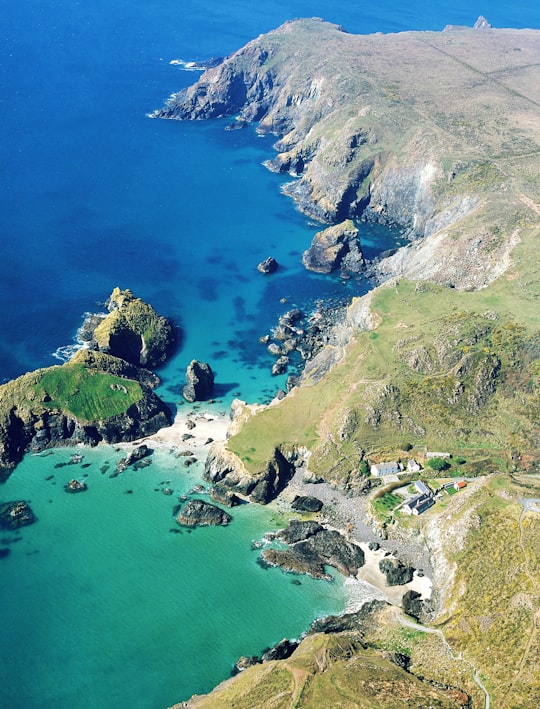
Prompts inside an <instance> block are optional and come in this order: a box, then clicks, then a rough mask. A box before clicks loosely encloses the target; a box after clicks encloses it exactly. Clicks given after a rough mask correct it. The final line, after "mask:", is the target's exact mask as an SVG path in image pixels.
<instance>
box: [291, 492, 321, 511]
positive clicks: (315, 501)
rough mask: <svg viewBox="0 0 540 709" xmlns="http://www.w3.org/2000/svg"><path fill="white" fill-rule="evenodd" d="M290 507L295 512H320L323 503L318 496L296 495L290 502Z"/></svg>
mask: <svg viewBox="0 0 540 709" xmlns="http://www.w3.org/2000/svg"><path fill="white" fill-rule="evenodd" d="M291 507H292V508H293V510H296V511H297V512H320V511H321V510H322V508H323V503H322V500H319V498H318V497H311V495H296V496H295V498H294V500H293V501H292V503H291Z"/></svg>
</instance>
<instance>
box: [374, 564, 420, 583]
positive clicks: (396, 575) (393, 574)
mask: <svg viewBox="0 0 540 709" xmlns="http://www.w3.org/2000/svg"><path fill="white" fill-rule="evenodd" d="M379 569H380V570H381V571H382V572H383V574H384V575H385V576H386V585H387V586H402V585H403V584H404V583H410V582H411V581H412V580H413V576H414V569H413V568H412V567H411V566H405V565H404V564H402V563H401V561H399V560H398V559H390V558H386V559H381V560H380V561H379Z"/></svg>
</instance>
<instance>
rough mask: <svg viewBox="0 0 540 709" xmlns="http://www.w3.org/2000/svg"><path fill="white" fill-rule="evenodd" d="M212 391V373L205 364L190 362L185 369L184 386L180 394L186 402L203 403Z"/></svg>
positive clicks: (196, 361)
mask: <svg viewBox="0 0 540 709" xmlns="http://www.w3.org/2000/svg"><path fill="white" fill-rule="evenodd" d="M213 389H214V373H213V371H212V368H211V367H210V365H209V364H208V363H207V362H199V361H198V360H196V359H193V360H191V362H190V363H189V365H188V367H187V369H186V385H185V386H184V389H183V390H182V394H183V396H184V399H185V400H186V401H189V402H190V403H192V402H194V401H205V400H206V399H209V398H210V397H211V395H212V391H213Z"/></svg>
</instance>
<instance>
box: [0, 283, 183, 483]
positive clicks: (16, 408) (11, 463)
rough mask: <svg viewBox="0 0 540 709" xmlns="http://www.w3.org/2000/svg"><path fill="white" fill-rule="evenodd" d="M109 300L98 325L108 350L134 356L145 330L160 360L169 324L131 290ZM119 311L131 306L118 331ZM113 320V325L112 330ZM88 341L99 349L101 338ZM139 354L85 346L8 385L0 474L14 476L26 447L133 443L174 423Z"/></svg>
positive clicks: (2, 407) (1, 405)
mask: <svg viewBox="0 0 540 709" xmlns="http://www.w3.org/2000/svg"><path fill="white" fill-rule="evenodd" d="M112 302H116V303H118V306H117V307H116V306H115V307H114V308H113V309H112V313H111V315H109V316H107V317H104V318H103V319H102V320H101V322H100V324H99V328H101V331H102V332H104V331H108V332H109V335H110V336H109V340H108V342H109V346H108V347H107V348H105V347H103V349H108V350H111V349H112V350H113V352H122V353H123V352H127V353H128V354H129V351H130V346H131V343H132V342H133V341H134V339H139V341H140V338H139V334H138V330H139V329H141V328H143V327H144V333H145V337H146V338H147V341H148V343H150V344H151V346H150V349H149V350H148V351H149V352H151V353H152V356H151V359H152V361H159V360H161V359H163V357H165V356H166V353H167V348H168V346H169V345H170V343H171V341H172V339H171V333H172V328H171V326H170V324H169V323H167V321H166V320H165V319H164V318H162V317H161V316H158V315H157V313H156V312H155V311H154V310H153V308H151V307H150V306H148V305H147V304H145V303H143V302H142V301H140V300H139V299H135V297H134V296H133V294H132V293H131V292H130V291H120V290H119V289H118V288H117V289H115V291H113V295H112V296H111V300H110V301H109V303H112ZM120 310H127V313H128V316H127V318H126V321H125V322H124V324H123V325H122V327H121V328H118V322H119V317H118V315H117V313H119V312H120ZM132 311H133V312H132ZM110 321H112V323H113V324H112V325H111V326H110V327H108V325H107V323H109V322H110ZM126 323H127V324H126ZM129 323H132V325H133V329H131V325H129ZM91 344H92V345H93V346H94V347H96V346H97V345H96V340H92V343H91ZM139 359H140V358H139ZM139 359H137V358H136V359H135V362H133V363H132V362H130V361H129V360H125V359H122V358H121V357H119V356H113V355H112V354H107V353H106V352H102V351H98V350H94V349H82V350H79V351H78V352H77V353H76V354H75V355H74V356H73V357H72V358H71V360H70V361H69V362H66V363H65V364H63V365H61V366H55V367H48V368H45V369H38V370H36V371H34V372H29V373H27V374H24V375H23V376H21V377H18V378H17V379H15V380H13V381H11V382H8V383H7V384H3V385H2V386H1V387H0V471H2V472H3V473H9V472H10V471H11V470H12V469H13V468H14V467H15V465H16V464H17V463H18V462H19V460H20V459H21V458H22V456H23V454H24V453H25V452H26V451H27V450H29V449H31V450H33V451H40V450H43V449H44V448H47V447H49V446H54V445H65V444H74V443H88V444H91V445H95V444H96V443H98V442H99V441H102V440H103V441H108V442H114V443H116V442H119V441H122V440H134V439H135V438H140V437H141V436H143V435H145V434H147V433H154V432H155V431H157V430H158V429H159V428H161V427H163V426H167V425H169V424H170V421H171V418H170V413H169V411H168V409H167V407H166V406H165V404H164V403H163V402H162V401H161V400H160V399H159V398H158V397H157V396H156V394H154V392H153V391H152V389H153V388H154V387H155V386H156V385H157V383H158V382H159V380H158V378H157V377H156V375H155V374H153V373H152V372H150V371H149V370H147V369H144V368H142V367H141V366H140V363H139ZM146 359H147V358H146Z"/></svg>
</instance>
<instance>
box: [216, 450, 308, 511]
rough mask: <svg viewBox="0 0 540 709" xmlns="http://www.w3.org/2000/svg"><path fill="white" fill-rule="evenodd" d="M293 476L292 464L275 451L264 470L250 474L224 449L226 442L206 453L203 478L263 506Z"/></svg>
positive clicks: (235, 457)
mask: <svg viewBox="0 0 540 709" xmlns="http://www.w3.org/2000/svg"><path fill="white" fill-rule="evenodd" d="M293 474H294V465H293V464H292V463H290V462H289V461H288V460H287V459H286V458H285V456H284V455H283V454H282V453H281V452H280V451H279V450H277V449H276V450H275V451H274V455H273V457H272V459H271V460H269V461H268V462H267V463H266V464H265V466H264V467H262V468H261V469H260V470H258V471H255V472H253V473H252V472H250V471H248V470H247V468H246V467H245V465H244V464H243V463H242V461H241V460H240V459H239V458H238V457H237V456H236V455H234V453H231V452H230V451H228V450H227V448H226V444H225V443H223V442H218V443H212V444H211V446H210V448H209V450H208V456H207V459H206V462H205V467H204V473H203V477H204V479H205V480H208V481H209V482H212V483H219V485H220V487H221V488H222V489H226V490H230V491H231V492H234V493H236V494H237V495H238V496H240V497H241V498H247V499H249V500H251V501H252V502H258V503H260V504H263V505H264V504H267V503H268V502H270V501H271V500H273V499H274V498H275V497H276V495H277V494H278V493H279V492H280V491H281V490H282V489H283V488H284V487H285V485H286V484H287V483H288V481H289V480H290V479H291V477H292V476H293Z"/></svg>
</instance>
